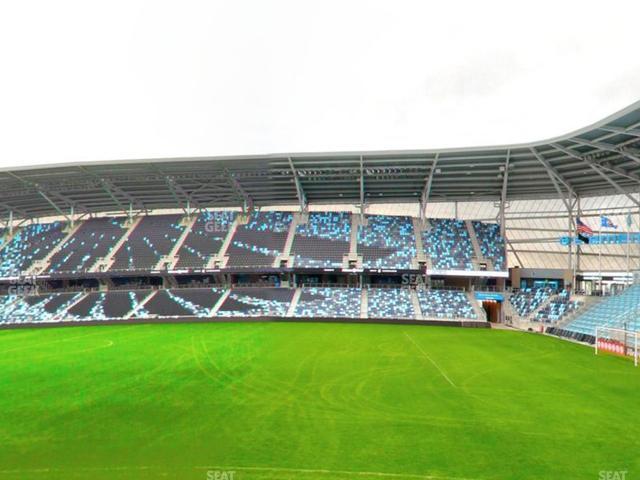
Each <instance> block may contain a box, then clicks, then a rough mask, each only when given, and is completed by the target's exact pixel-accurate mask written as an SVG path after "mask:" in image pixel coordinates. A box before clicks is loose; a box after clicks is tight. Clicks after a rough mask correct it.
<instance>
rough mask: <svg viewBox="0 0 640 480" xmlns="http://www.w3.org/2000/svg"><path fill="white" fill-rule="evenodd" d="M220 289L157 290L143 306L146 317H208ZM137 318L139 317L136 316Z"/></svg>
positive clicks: (220, 294) (219, 295) (222, 291)
mask: <svg viewBox="0 0 640 480" xmlns="http://www.w3.org/2000/svg"><path fill="white" fill-rule="evenodd" d="M223 293H224V289H222V288H191V289H186V288H174V289H170V290H159V291H158V292H156V294H155V295H154V296H153V297H152V298H151V299H150V300H149V301H148V302H147V303H145V305H144V310H145V314H146V315H145V316H147V317H193V316H196V317H210V316H211V311H212V309H213V307H214V306H215V304H216V303H217V302H218V300H219V299H220V297H221V296H222V294H223ZM137 316H139V315H137Z"/></svg>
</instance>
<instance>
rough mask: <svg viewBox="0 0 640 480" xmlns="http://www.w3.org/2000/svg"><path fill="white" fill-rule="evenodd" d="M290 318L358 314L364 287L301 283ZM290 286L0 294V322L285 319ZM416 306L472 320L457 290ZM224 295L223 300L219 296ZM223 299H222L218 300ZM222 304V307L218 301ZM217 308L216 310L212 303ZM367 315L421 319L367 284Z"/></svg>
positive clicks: (425, 297) (395, 295)
mask: <svg viewBox="0 0 640 480" xmlns="http://www.w3.org/2000/svg"><path fill="white" fill-rule="evenodd" d="M299 293H300V295H299V297H298V301H297V304H296V307H295V309H294V311H293V316H296V317H300V318H314V317H315V318H361V302H362V289H360V288H355V287H304V288H302V289H301V290H300V291H299ZM295 294H296V289H294V288H280V287H273V286H266V287H235V288H233V289H231V290H230V291H228V290H227V288H225V287H221V286H220V287H209V288H204V287H199V288H174V289H167V290H150V289H146V290H130V291H120V290H115V291H108V292H91V293H88V294H85V293H82V292H73V293H68V292H65V293H48V294H45V295H32V296H26V297H17V296H15V295H13V296H11V295H5V296H0V323H27V322H43V321H90V320H124V319H128V318H133V319H136V318H137V319H145V318H177V317H200V318H210V317H213V316H218V317H285V316H287V314H288V312H289V310H290V309H291V305H292V302H293V299H294V295H295ZM417 294H418V299H419V302H420V308H421V310H422V312H423V315H424V316H425V317H428V318H442V319H475V318H476V314H475V312H474V309H473V307H472V306H471V303H470V302H469V300H468V298H467V296H466V294H465V293H464V292H460V291H448V290H419V291H418V292H417ZM223 299H224V300H223ZM221 302H222V303H221ZM220 303H221V305H220ZM218 305H220V306H219V308H218V309H217V310H216V312H215V313H214V307H217V306H218ZM366 310H367V317H368V318H379V319H382V318H388V319H394V318H395V319H412V318H413V319H419V318H421V317H420V314H419V313H420V312H418V311H416V309H415V308H414V304H413V302H412V292H411V291H410V290H408V289H402V288H370V289H369V290H368V291H367V309H366Z"/></svg>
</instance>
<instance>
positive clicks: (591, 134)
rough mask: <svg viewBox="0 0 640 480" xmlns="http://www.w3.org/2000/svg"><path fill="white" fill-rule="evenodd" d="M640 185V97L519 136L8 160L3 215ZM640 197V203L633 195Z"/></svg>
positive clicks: (517, 195)
mask: <svg viewBox="0 0 640 480" xmlns="http://www.w3.org/2000/svg"><path fill="white" fill-rule="evenodd" d="M639 191H640V101H638V102H635V103H633V104H632V105H629V106H628V107H626V108H624V109H622V110H620V111H618V112H616V113H614V114H612V115H610V116H608V117H606V118H604V119H602V120H600V121H598V122H595V123H593V124H592V125H589V126H587V127H583V128H581V129H579V130H576V131H574V132H571V133H568V134H565V135H561V136H558V137H554V138H551V139H547V140H541V141H534V142H529V143H519V144H512V145H497V146H482V147H464V148H444V149H424V150H423V149H420V150H386V151H346V152H302V153H271V154H264V155H233V156H213V157H186V158H150V159H130V160H101V161H89V162H73V163H60V164H52V165H47V166H43V165H33V166H23V167H16V168H2V169H0V215H2V216H6V215H7V214H8V212H13V215H14V216H18V217H22V218H33V217H39V216H45V215H51V214H60V213H63V212H68V211H70V210H71V209H73V211H74V212H75V213H93V212H96V213H97V212H103V211H114V210H122V209H125V208H134V209H136V210H145V211H148V210H153V209H158V208H176V207H178V208H182V207H184V206H186V205H187V204H189V206H191V207H194V208H199V207H214V206H215V207H225V206H238V205H241V204H254V205H258V206H260V205H278V204H280V205H282V204H287V203H292V204H295V203H300V204H305V203H329V202H333V203H367V202H368V203H376V202H407V201H416V202H418V201H422V202H423V203H424V202H429V201H457V200H469V201H473V200H499V199H501V198H505V199H508V200H511V199H530V198H559V197H569V196H592V195H601V194H609V193H617V194H623V195H627V196H629V197H630V198H632V197H633V196H632V195H629V194H630V193H637V192H639ZM633 199H634V203H636V204H638V200H637V199H636V198H635V197H633Z"/></svg>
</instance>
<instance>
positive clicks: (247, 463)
mask: <svg viewBox="0 0 640 480" xmlns="http://www.w3.org/2000/svg"><path fill="white" fill-rule="evenodd" d="M0 352H1V355H0V478H1V479H5V478H6V479H30V478H35V479H52V478H56V479H58V478H60V479H76V478H82V479H84V478H91V479H107V478H108V479H121V478H136V479H138V478H142V479H149V478H180V479H191V478H193V479H201V480H207V479H219V478H222V479H229V480H231V476H232V474H231V473H230V472H229V471H233V472H235V473H234V474H233V480H244V479H254V478H256V479H261V480H262V479H293V478H296V479H297V478H300V479H322V480H329V479H347V478H358V479H361V480H367V479H378V480H384V479H387V478H388V479H398V480H401V479H421V478H424V479H428V478H433V479H581V478H585V479H598V478H599V472H600V471H603V470H604V471H620V470H626V471H628V473H627V476H626V478H627V480H633V479H636V478H640V455H639V454H638V452H640V421H639V420H638V414H639V413H640V371H639V369H635V368H634V367H633V365H632V364H631V362H629V361H627V360H626V359H621V358H616V357H612V356H600V357H595V356H594V355H593V350H592V349H590V348H587V347H584V346H580V345H575V344H572V343H569V342H564V341H560V340H558V339H554V338H548V337H542V336H539V335H534V334H525V333H519V332H511V331H496V330H476V329H459V328H446V327H423V326H402V325H366V324H362V325H356V324H285V323H254V324H233V323H224V324H180V325H121V326H106V325H105V326H92V327H90V326H87V327H66V328H48V329H28V330H26V329H25V330H4V331H0Z"/></svg>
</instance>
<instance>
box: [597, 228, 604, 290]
mask: <svg viewBox="0 0 640 480" xmlns="http://www.w3.org/2000/svg"><path fill="white" fill-rule="evenodd" d="M598 281H599V282H600V288H599V289H600V296H603V295H604V292H603V291H602V220H600V228H599V229H598Z"/></svg>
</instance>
